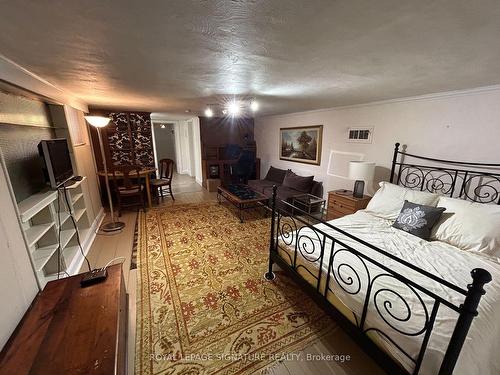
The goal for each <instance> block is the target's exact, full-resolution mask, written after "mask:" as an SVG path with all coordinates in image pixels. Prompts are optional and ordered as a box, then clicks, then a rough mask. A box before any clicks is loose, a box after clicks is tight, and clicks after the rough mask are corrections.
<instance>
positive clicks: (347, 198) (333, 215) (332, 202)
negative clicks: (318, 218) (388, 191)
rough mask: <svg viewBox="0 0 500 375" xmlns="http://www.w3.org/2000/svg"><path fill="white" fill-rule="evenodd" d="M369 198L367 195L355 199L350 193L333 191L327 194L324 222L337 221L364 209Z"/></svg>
mask: <svg viewBox="0 0 500 375" xmlns="http://www.w3.org/2000/svg"><path fill="white" fill-rule="evenodd" d="M370 199H371V197H370V196H368V195H365V196H363V198H355V197H353V196H352V191H348V190H335V191H330V192H328V208H327V211H326V220H327V221H328V220H332V219H338V218H339V217H342V216H345V215H350V214H353V213H355V212H356V211H357V210H362V209H363V208H366V206H367V205H368V202H369V201H370Z"/></svg>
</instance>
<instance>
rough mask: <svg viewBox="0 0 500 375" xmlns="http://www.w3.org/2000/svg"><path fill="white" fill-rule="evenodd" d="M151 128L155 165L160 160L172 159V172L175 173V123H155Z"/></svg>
mask: <svg viewBox="0 0 500 375" xmlns="http://www.w3.org/2000/svg"><path fill="white" fill-rule="evenodd" d="M153 128H154V129H153V131H154V143H155V149H156V160H155V163H156V165H157V166H158V165H159V163H160V160H161V159H172V160H173V161H174V172H177V157H176V150H175V123H174V122H156V121H155V122H154V123H153Z"/></svg>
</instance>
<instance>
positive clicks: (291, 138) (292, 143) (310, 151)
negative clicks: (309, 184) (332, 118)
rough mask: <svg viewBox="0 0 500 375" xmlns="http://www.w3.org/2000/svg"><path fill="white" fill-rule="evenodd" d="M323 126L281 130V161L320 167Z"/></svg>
mask: <svg viewBox="0 0 500 375" xmlns="http://www.w3.org/2000/svg"><path fill="white" fill-rule="evenodd" d="M322 141H323V125H314V126H304V127H298V128H281V129H280V145H279V147H280V159H281V160H288V161H296V162H298V163H306V164H313V165H320V163H321V142H322Z"/></svg>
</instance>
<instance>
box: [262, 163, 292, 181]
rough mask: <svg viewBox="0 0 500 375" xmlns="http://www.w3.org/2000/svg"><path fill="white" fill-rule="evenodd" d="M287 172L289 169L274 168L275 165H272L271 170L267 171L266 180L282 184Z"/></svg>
mask: <svg viewBox="0 0 500 375" xmlns="http://www.w3.org/2000/svg"><path fill="white" fill-rule="evenodd" d="M286 172H287V171H286V170H284V169H279V168H274V167H273V166H271V167H270V168H269V171H267V174H266V177H265V178H264V180H267V181H273V182H276V183H278V184H280V185H281V184H282V183H283V179H284V178H285V175H286Z"/></svg>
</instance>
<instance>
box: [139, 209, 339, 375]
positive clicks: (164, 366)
mask: <svg viewBox="0 0 500 375" xmlns="http://www.w3.org/2000/svg"><path fill="white" fill-rule="evenodd" d="M257 215H259V216H257ZM138 222H139V228H138V283H137V288H138V289H137V334H136V361H135V363H136V374H140V375H143V374H144V375H147V374H193V375H195V374H215V373H217V374H250V373H254V372H256V371H258V370H259V369H263V368H265V367H266V366H268V365H270V364H271V363H273V362H276V361H277V360H279V359H280V358H283V355H284V354H286V353H291V352H294V351H297V350H301V349H303V348H305V347H306V346H308V345H309V344H311V343H312V342H313V341H315V340H317V339H318V338H320V337H322V336H323V335H324V334H326V333H328V332H329V331H330V330H331V329H333V328H334V327H335V326H336V324H335V323H334V322H333V321H332V320H331V319H330V318H329V317H328V316H326V315H325V313H324V312H323V311H322V310H321V309H320V308H318V307H317V306H316V305H315V303H314V302H313V301H312V300H311V299H310V298H308V297H307V296H306V295H305V294H303V292H301V290H300V289H299V288H298V287H297V286H296V285H295V284H294V283H293V281H291V280H290V279H289V278H287V277H286V276H285V275H284V274H282V273H279V275H278V277H277V279H276V280H275V281H272V282H270V281H266V280H265V279H264V278H263V274H264V273H265V271H266V267H267V262H268V243H269V242H268V241H269V219H264V218H263V215H262V212H256V213H255V217H254V218H252V219H250V220H246V221H245V223H243V224H241V223H240V222H239V219H238V218H237V217H236V215H235V213H234V210H233V209H232V208H228V207H227V206H225V205H224V204H223V205H218V204H217V203H203V204H196V205H179V206H174V207H169V208H161V209H151V210H149V211H148V212H147V213H143V212H140V213H139V220H138Z"/></svg>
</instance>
